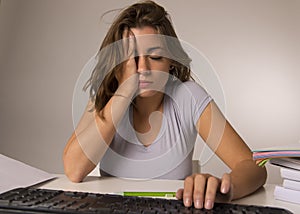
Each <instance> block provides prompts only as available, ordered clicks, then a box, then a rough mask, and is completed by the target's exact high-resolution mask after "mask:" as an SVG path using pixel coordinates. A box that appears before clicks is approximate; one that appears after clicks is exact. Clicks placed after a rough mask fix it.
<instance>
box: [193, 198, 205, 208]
mask: <svg viewBox="0 0 300 214" xmlns="http://www.w3.org/2000/svg"><path fill="white" fill-rule="evenodd" d="M194 203H195V207H196V208H198V209H202V208H203V203H202V202H201V201H200V200H196V201H195V202H194Z"/></svg>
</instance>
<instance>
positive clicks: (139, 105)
mask: <svg viewBox="0 0 300 214" xmlns="http://www.w3.org/2000/svg"><path fill="white" fill-rule="evenodd" d="M97 59H98V63H97V66H96V68H95V69H94V71H93V73H92V76H91V78H90V79H89V80H88V82H87V85H86V88H90V95H91V96H90V97H91V99H90V101H89V103H88V105H87V108H86V111H85V113H84V114H83V116H82V119H81V120H80V122H79V124H78V126H77V128H76V130H75V131H74V133H73V134H72V136H71V138H70V139H69V141H68V143H67V145H66V147H65V150H64V155H63V159H64V168H65V173H66V175H67V176H68V177H69V179H70V180H71V181H74V182H80V181H82V180H83V179H84V178H85V177H86V176H87V175H88V173H89V172H91V171H92V170H93V169H94V168H95V166H96V165H97V164H98V163H99V162H100V170H101V175H102V176H105V175H110V176H118V177H126V178H160V179H163V178H166V179H185V181H184V188H183V189H179V190H178V191H177V198H179V199H183V202H184V204H185V206H191V205H192V204H194V206H195V207H196V208H203V207H205V208H206V209H211V208H212V207H213V204H214V202H215V201H231V200H233V199H237V198H241V197H243V196H246V195H248V194H250V193H252V192H254V191H255V190H257V189H258V188H259V187H261V186H262V185H263V184H264V183H265V180H266V170H265V168H263V167H258V166H256V164H255V162H254V161H253V160H252V153H251V151H250V149H249V148H248V146H247V145H246V144H245V142H244V141H243V140H242V139H241V137H240V136H239V135H238V134H237V132H236V131H235V130H234V129H233V128H232V126H231V125H230V124H229V123H228V121H227V120H226V119H225V117H224V116H223V115H222V113H221V112H220V110H219V109H218V107H217V106H216V104H215V103H214V102H213V100H212V98H211V97H210V96H209V95H208V94H207V93H206V91H205V90H204V89H203V88H202V87H201V86H199V85H198V84H197V83H196V82H194V81H193V80H192V78H191V71H190V66H189V65H190V61H191V59H190V58H189V57H188V55H187V54H186V52H185V51H184V50H183V48H182V47H181V44H180V42H179V40H178V39H177V36H176V33H175V31H174V29H173V27H172V24H171V22H170V19H169V15H168V14H167V12H166V11H165V10H164V8H163V7H161V6H159V5H158V4H156V3H154V2H152V1H144V2H139V3H136V4H134V5H132V6H130V7H128V8H126V9H124V10H123V11H122V12H121V13H120V15H119V16H118V17H117V18H116V20H115V21H114V23H113V24H112V26H111V27H110V29H109V31H108V33H107V35H106V37H105V39H104V41H103V43H102V45H101V47H100V51H99V53H98V56H97ZM197 135H200V136H201V137H202V138H203V140H204V141H205V142H206V143H207V144H208V146H210V148H212V149H213V151H215V153H216V154H217V155H218V156H219V157H220V158H221V159H222V160H223V161H224V162H225V163H226V164H227V165H228V166H229V167H230V169H231V172H230V173H225V174H224V175H223V177H222V178H217V177H215V176H213V175H210V174H202V173H201V174H192V153H193V147H194V143H195V140H196V137H197Z"/></svg>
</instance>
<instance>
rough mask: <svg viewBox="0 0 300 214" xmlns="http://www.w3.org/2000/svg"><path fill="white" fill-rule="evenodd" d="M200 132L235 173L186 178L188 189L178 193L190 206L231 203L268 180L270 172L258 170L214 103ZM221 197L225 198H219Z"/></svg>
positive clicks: (262, 169)
mask: <svg viewBox="0 0 300 214" xmlns="http://www.w3.org/2000/svg"><path fill="white" fill-rule="evenodd" d="M198 130H199V134H200V135H201V137H202V138H203V139H204V140H205V142H206V143H207V144H208V146H209V147H210V148H211V149H212V150H213V151H215V153H216V154H217V155H218V156H219V157H220V158H221V159H222V160H223V161H224V163H225V164H227V165H228V166H229V167H230V169H231V172H230V173H229V174H227V173H225V174H224V175H223V177H222V178H216V177H214V176H212V175H209V174H196V175H192V176H189V177H187V178H186V179H185V186H184V190H179V191H178V197H179V198H183V200H184V202H185V205H186V206H191V204H192V202H194V204H195V206H196V207H197V208H202V207H205V208H207V209H211V208H212V207H213V204H214V201H220V200H221V201H230V200H233V199H237V198H241V197H243V196H246V195H248V194H250V193H252V192H254V191H255V190H257V189H258V188H259V187H261V186H262V185H263V184H264V183H265V180H266V176H267V174H266V169H265V168H263V167H258V166H257V165H256V164H255V162H254V161H253V160H252V153H251V150H250V149H249V148H248V146H247V145H246V144H245V142H244V141H243V140H242V139H241V137H240V136H239V135H238V134H237V132H236V131H235V130H234V129H233V127H232V126H231V125H230V124H229V122H228V121H227V120H226V119H225V118H224V116H223V114H222V113H221V112H220V110H219V109H218V108H217V106H216V105H215V103H214V102H211V103H210V104H209V105H208V106H207V107H206V109H205V110H204V112H203V113H202V115H201V117H200V118H199V120H198ZM219 196H221V197H219Z"/></svg>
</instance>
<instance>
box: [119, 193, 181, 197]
mask: <svg viewBox="0 0 300 214" xmlns="http://www.w3.org/2000/svg"><path fill="white" fill-rule="evenodd" d="M122 195H123V196H140V197H167V198H174V197H176V192H123V194H122Z"/></svg>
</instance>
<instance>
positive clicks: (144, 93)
mask: <svg viewBox="0 0 300 214" xmlns="http://www.w3.org/2000/svg"><path fill="white" fill-rule="evenodd" d="M155 94H157V91H154V90H141V91H139V93H138V97H142V98H146V97H152V96H154V95H155Z"/></svg>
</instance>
